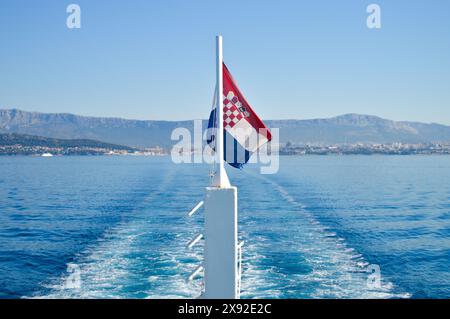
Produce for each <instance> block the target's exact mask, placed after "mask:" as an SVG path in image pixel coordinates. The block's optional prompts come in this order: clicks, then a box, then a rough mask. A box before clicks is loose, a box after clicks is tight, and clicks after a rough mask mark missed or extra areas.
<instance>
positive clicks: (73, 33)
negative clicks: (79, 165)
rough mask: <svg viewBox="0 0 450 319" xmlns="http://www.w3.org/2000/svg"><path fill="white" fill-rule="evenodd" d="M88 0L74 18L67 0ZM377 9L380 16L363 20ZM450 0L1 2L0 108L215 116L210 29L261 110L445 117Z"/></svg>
mask: <svg viewBox="0 0 450 319" xmlns="http://www.w3.org/2000/svg"><path fill="white" fill-rule="evenodd" d="M70 3H77V4H79V5H80V7H81V23H82V27H81V29H79V30H69V29H68V28H67V27H66V18H67V15H68V14H67V13H66V7H67V5H69V4H70ZM370 3H377V4H379V5H380V7H381V10H382V12H381V17H382V28H381V29H380V30H373V29H372V30H371V29H368V28H367V26H366V18H367V16H368V13H366V7H367V6H368V5H369V4H370ZM449 15H450V2H449V1H447V0H433V1H424V0H414V1H403V0H395V1H394V0H390V1H376V0H373V1H360V0H353V1H348V0H345V1H344V0H341V1H336V0H329V1H323V0H319V1H317V0H316V1H298V0H297V1H283V0H280V1H263V0H258V1H255V0H244V1H242V0H241V1H234V0H227V1H213V0H208V1H200V0H183V1H181V0H179V1H173V0H164V1H148V0H142V1H141V0H133V1H122V0H109V1H106V0H83V1H81V0H72V1H61V0H58V1H56V0H45V1H44V0H35V1H29V0H2V1H1V2H0V108H13V107H14V108H19V109H23V110H30V111H40V112H70V113H76V114H81V115H94V116H117V117H125V118H136V119H168V120H177V119H193V118H206V117H207V116H208V114H209V111H210V106H211V100H212V94H213V89H214V85H215V83H214V82H215V35H216V34H218V33H221V34H223V36H224V58H225V61H226V63H227V65H228V66H229V68H230V70H231V72H232V73H233V75H234V77H235V78H236V80H237V82H238V84H239V85H240V87H241V89H242V91H243V92H244V94H245V95H246V96H247V99H248V100H249V102H250V104H252V105H253V107H254V109H255V110H256V111H257V113H258V114H259V115H260V116H261V117H262V118H263V119H264V118H265V119H288V118H295V119H304V118H317V117H330V116H335V115H340V114H344V113H350V112H352V113H363V114H372V115H378V116H381V117H385V118H389V119H394V120H413V121H422V122H438V123H444V124H450V19H449V18H448V17H449Z"/></svg>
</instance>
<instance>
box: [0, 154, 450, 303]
mask: <svg viewBox="0 0 450 319" xmlns="http://www.w3.org/2000/svg"><path fill="white" fill-rule="evenodd" d="M208 170H209V167H208V166H203V165H198V164H196V165H175V164H172V163H171V161H170V158H151V157H150V158H149V157H53V158H32V157H0V297H1V298H22V297H36V298H39V297H49V298H66V297H67V298H80V297H81V298H185V297H189V298H194V297H197V296H198V295H199V293H200V290H201V280H200V279H197V280H195V281H193V282H187V281H186V277H187V276H188V275H189V274H190V272H191V271H192V270H194V269H195V268H196V266H197V265H199V263H200V262H201V259H202V245H199V246H197V247H196V248H194V249H193V250H191V251H188V250H186V248H185V245H186V242H187V241H188V240H189V239H190V238H191V237H192V236H193V235H194V234H196V233H197V232H200V231H201V229H202V214H201V213H200V214H198V216H196V217H194V218H187V217H186V213H187V211H188V210H189V209H190V208H192V207H193V206H194V205H195V204H196V203H197V202H198V201H200V200H202V197H203V192H204V187H205V185H207V183H208V177H207V174H208ZM229 173H230V179H231V180H232V182H233V184H235V185H236V186H238V187H239V223H240V225H239V227H240V229H239V235H240V238H241V239H242V240H244V241H245V246H244V251H243V258H244V264H243V267H244V268H243V278H242V280H243V282H242V297H245V298H263V297H267V298H408V297H412V298H420V297H422V298H423V297H425V298H439V297H441V298H442V297H446V298H449V297H450V268H449V264H450V187H449V186H450V184H449V181H450V158H449V157H446V156H399V157H397V156H342V157H338V156H336V157H334V156H324V157H321V156H310V157H309V156H307V157H282V158H281V163H280V172H279V173H278V174H275V175H260V174H259V170H258V168H257V167H254V166H248V167H247V168H246V169H244V170H243V171H236V170H232V169H229ZM68 264H74V265H76V266H77V267H79V269H80V287H78V288H72V289H71V288H70V286H68V285H67V278H69V277H70V273H68V271H67V270H68V268H67V267H68ZM369 264H376V265H379V267H380V270H381V286H377V287H373V286H368V285H367V278H368V274H367V272H366V270H367V266H368V265H369Z"/></svg>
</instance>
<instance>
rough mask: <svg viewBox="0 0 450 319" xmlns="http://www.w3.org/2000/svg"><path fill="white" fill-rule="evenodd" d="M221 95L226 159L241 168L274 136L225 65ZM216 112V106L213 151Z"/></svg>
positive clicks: (212, 118) (210, 141)
mask: <svg viewBox="0 0 450 319" xmlns="http://www.w3.org/2000/svg"><path fill="white" fill-rule="evenodd" d="M222 98H223V119H222V120H223V129H224V132H223V134H224V140H223V147H224V152H223V154H224V160H225V161H226V162H227V163H228V164H230V165H231V166H233V167H236V168H242V166H243V165H244V164H245V163H247V162H248V160H249V159H250V157H251V155H252V154H253V153H254V152H256V151H257V150H258V149H259V148H260V147H261V146H262V145H264V144H265V143H267V142H269V141H271V140H272V135H271V133H270V131H269V129H268V128H267V127H266V126H265V125H264V123H263V122H262V121H261V120H260V118H259V117H258V115H256V113H255V112H254V111H253V109H252V108H251V106H250V104H248V102H247V100H246V99H245V98H244V96H243V95H242V93H241V91H240V90H239V88H238V86H237V85H236V82H235V81H234V79H233V77H232V76H231V74H230V71H228V68H227V67H226V65H225V64H223V97H222ZM216 114H217V112H216V107H214V109H213V110H212V112H211V115H210V117H209V122H208V137H207V142H208V144H209V145H210V146H211V147H212V149H213V150H215V140H216V139H215V134H216V132H217V129H216V128H217V123H218V122H217V115H216Z"/></svg>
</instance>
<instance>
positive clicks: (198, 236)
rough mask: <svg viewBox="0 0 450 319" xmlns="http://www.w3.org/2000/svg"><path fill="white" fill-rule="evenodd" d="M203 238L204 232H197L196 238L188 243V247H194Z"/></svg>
mask: <svg viewBox="0 0 450 319" xmlns="http://www.w3.org/2000/svg"><path fill="white" fill-rule="evenodd" d="M202 238H203V234H197V235H196V236H195V237H194V238H192V240H191V241H190V242H188V244H187V248H189V249H191V248H192V247H194V245H195V244H196V243H198V242H199V241H200V239H202Z"/></svg>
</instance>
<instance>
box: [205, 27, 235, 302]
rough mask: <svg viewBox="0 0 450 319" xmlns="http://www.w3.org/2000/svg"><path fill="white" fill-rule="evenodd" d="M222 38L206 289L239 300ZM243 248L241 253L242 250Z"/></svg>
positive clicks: (208, 196)
mask: <svg viewBox="0 0 450 319" xmlns="http://www.w3.org/2000/svg"><path fill="white" fill-rule="evenodd" d="M222 66H223V61H222V37H221V36H220V35H219V36H217V99H216V112H217V114H216V115H217V121H218V123H217V135H216V156H217V158H216V163H217V164H219V170H218V172H217V174H216V175H214V178H213V181H212V187H207V188H206V194H205V201H204V203H205V204H204V205H205V210H204V213H205V232H204V238H205V248H204V249H205V250H204V260H203V265H204V270H205V277H204V283H205V291H204V293H203V295H202V296H203V298H208V299H217V298H219V299H235V298H239V296H240V282H241V273H240V269H241V268H240V266H239V267H238V265H240V264H241V259H240V256H241V253H240V251H241V250H240V249H241V248H240V247H241V246H239V250H238V236H237V229H238V223H237V221H238V215H237V188H236V187H233V186H231V185H230V182H229V180H228V176H227V172H226V171H225V167H224V162H225V161H224V158H223V153H224V152H223V151H224V147H223V144H224V141H223V68H222ZM238 251H239V252H238Z"/></svg>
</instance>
